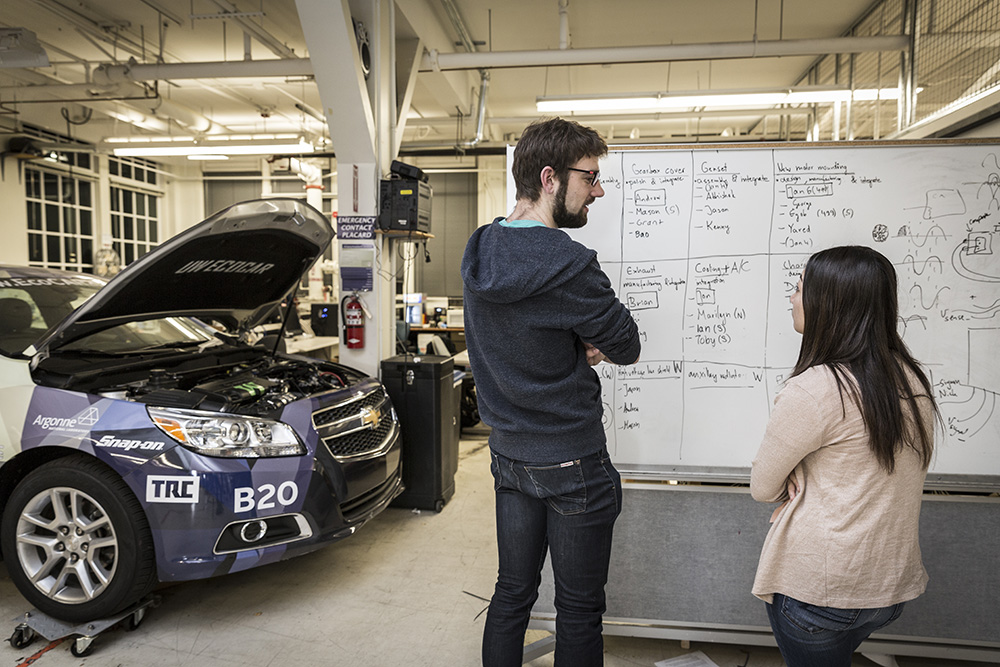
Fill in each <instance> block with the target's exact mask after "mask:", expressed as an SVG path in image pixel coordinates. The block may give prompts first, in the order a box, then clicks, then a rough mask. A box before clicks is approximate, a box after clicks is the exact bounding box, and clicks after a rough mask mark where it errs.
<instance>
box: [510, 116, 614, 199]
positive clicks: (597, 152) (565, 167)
mask: <svg viewBox="0 0 1000 667" xmlns="http://www.w3.org/2000/svg"><path fill="white" fill-rule="evenodd" d="M607 152H608V145H607V144H606V143H605V142H604V139H602V138H601V135H599V134H598V133H597V132H596V131H595V130H592V129H591V128H589V127H584V126H583V125H580V124H579V123H576V122H574V121H571V120H564V119H562V118H550V119H548V120H538V121H535V122H534V123H532V124H531V125H529V126H528V127H526V128H525V130H524V133H523V134H521V138H520V139H519V140H518V142H517V146H515V147H514V164H513V166H512V167H511V173H512V174H513V175H514V184H515V185H516V186H517V198H518V199H519V200H520V199H527V200H528V201H532V202H535V201H538V198H539V197H540V196H541V189H540V181H539V174H541V173H542V169H544V168H545V167H552V169H553V170H554V171H555V173H556V178H558V179H559V181H560V183H562V182H565V180H566V175H567V174H568V173H569V167H572V166H573V165H574V164H576V163H577V162H578V161H579V160H582V159H583V158H585V157H598V158H599V157H603V156H604V155H606V154H607Z"/></svg>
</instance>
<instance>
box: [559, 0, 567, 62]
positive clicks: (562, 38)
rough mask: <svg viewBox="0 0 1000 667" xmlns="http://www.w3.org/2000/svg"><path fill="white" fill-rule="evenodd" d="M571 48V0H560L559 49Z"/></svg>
mask: <svg viewBox="0 0 1000 667" xmlns="http://www.w3.org/2000/svg"><path fill="white" fill-rule="evenodd" d="M568 48H569V0H559V50H560V51H564V50H566V49H568Z"/></svg>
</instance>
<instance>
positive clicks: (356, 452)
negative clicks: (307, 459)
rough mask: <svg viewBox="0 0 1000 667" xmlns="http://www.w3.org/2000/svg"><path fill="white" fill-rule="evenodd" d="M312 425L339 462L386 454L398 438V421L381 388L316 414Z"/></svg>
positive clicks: (378, 387) (318, 411) (377, 387)
mask: <svg viewBox="0 0 1000 667" xmlns="http://www.w3.org/2000/svg"><path fill="white" fill-rule="evenodd" d="M313 426H314V427H315V428H316V432H317V433H318V434H319V437H320V440H322V441H323V444H324V445H326V448H327V449H328V450H329V451H330V454H331V455H333V457H334V458H335V459H337V460H339V461H344V460H352V459H359V458H372V457H375V456H381V455H382V454H384V453H385V451H386V449H388V448H389V447H390V446H391V445H392V442H393V441H394V440H395V438H396V434H397V428H396V418H395V415H394V414H393V411H392V406H391V404H390V403H389V398H388V397H387V396H386V395H385V391H384V390H383V389H382V387H381V386H376V387H375V388H374V389H372V390H371V391H370V392H368V393H367V394H365V395H364V396H361V397H359V398H351V399H349V400H347V401H345V402H343V403H340V404H338V405H334V406H331V407H328V408H323V409H322V410H317V411H316V412H314V413H313Z"/></svg>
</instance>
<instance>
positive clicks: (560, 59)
mask: <svg viewBox="0 0 1000 667" xmlns="http://www.w3.org/2000/svg"><path fill="white" fill-rule="evenodd" d="M908 39H909V38H908V37H907V36H906V35H888V36H878V37H835V38H830V39H792V40H789V39H786V40H773V41H764V42H717V43H714V44H669V45H661V46H631V47H609V48H594V49H565V50H544V51H489V52H476V53H439V52H438V51H437V50H436V49H434V50H431V51H429V52H425V53H424V56H423V60H422V61H421V65H420V71H421V72H443V71H452V70H464V69H483V68H485V69H501V68H509V67H553V66H559V65H608V64H615V63H642V62H669V61H678V60H724V59H732V58H768V57H777V56H825V55H831V54H837V53H864V52H869V51H903V50H905V49H906V48H908V46H909V41H908Z"/></svg>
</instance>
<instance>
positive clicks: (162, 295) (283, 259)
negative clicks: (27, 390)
mask: <svg viewBox="0 0 1000 667" xmlns="http://www.w3.org/2000/svg"><path fill="white" fill-rule="evenodd" d="M333 237H334V233H333V228H332V227H331V226H330V223H329V222H328V221H327V219H326V217H325V216H324V215H323V214H322V213H320V212H319V211H317V210H316V209H314V208H313V207H312V206H309V205H308V204H306V203H304V202H301V201H298V200H294V199H258V200H252V201H246V202H241V203H239V204H235V205H233V206H231V207H229V208H227V209H225V210H223V211H220V212H218V213H216V214H215V215H213V216H212V217H210V218H209V219H207V220H205V221H203V222H201V223H199V224H197V225H195V226H194V227H191V228H190V229H187V230H185V231H183V232H181V233H180V234H178V235H177V236H174V237H173V238H171V239H169V240H168V241H166V242H164V243H163V244H162V245H160V246H159V247H157V248H156V249H154V250H152V251H151V252H149V253H148V254H147V255H144V256H143V257H142V258H140V259H138V260H136V261H135V262H132V263H131V264H129V265H128V267H127V268H125V269H124V270H123V271H122V272H121V273H119V274H118V275H116V276H115V277H114V279H112V280H111V281H110V282H109V283H108V284H107V285H106V286H105V287H104V288H103V289H101V291H99V292H98V293H97V294H95V295H94V296H93V297H92V298H90V299H88V300H87V302H86V303H84V304H83V305H82V306H80V307H79V308H77V309H76V310H75V311H73V312H72V313H71V314H70V315H69V316H68V317H67V318H66V319H64V320H63V321H62V322H60V323H59V325H58V326H56V327H55V328H53V329H52V330H51V331H50V332H48V334H47V335H46V336H44V337H43V338H42V339H41V340H39V341H38V342H37V343H36V344H35V349H36V350H37V351H38V352H39V353H41V354H42V355H43V356H47V354H48V352H50V351H52V350H54V349H56V348H58V347H59V346H61V345H65V344H66V343H68V342H70V341H74V340H77V339H79V338H82V337H83V336H86V335H89V334H91V333H94V332H95V331H100V330H102V329H107V328H110V327H113V326H117V325H119V324H124V323H126V322H136V321H141V320H150V319H158V318H162V317H171V316H187V317H198V318H201V319H207V320H210V319H214V320H218V321H220V322H222V323H223V324H224V325H226V326H227V327H228V328H229V329H230V330H231V331H235V332H238V333H239V334H243V333H245V332H246V331H248V330H249V329H251V328H253V327H255V326H257V325H258V324H261V323H262V322H263V321H264V319H265V318H266V317H267V316H268V315H269V314H270V313H271V312H272V311H273V310H274V308H275V307H276V306H277V305H278V304H279V303H280V302H281V300H282V299H283V298H284V297H285V296H287V295H288V294H289V293H290V292H291V291H292V289H293V288H294V287H295V286H296V284H297V283H298V281H299V280H300V278H301V277H302V275H303V274H304V273H305V272H306V271H307V270H308V269H309V267H310V266H312V264H313V262H315V261H316V260H317V259H318V258H319V257H320V256H321V255H322V254H323V251H324V250H326V248H327V246H328V245H329V244H330V241H331V239H332V238H333Z"/></svg>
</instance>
